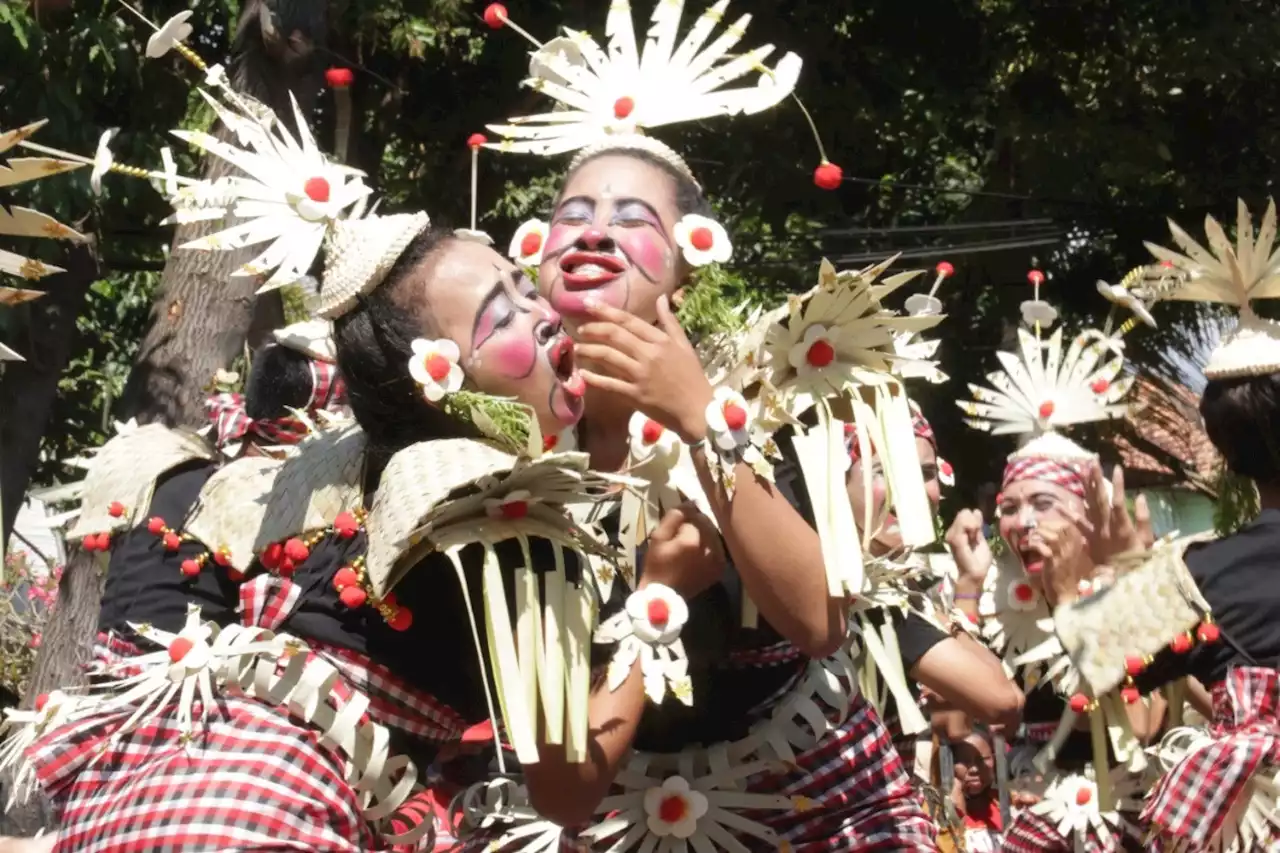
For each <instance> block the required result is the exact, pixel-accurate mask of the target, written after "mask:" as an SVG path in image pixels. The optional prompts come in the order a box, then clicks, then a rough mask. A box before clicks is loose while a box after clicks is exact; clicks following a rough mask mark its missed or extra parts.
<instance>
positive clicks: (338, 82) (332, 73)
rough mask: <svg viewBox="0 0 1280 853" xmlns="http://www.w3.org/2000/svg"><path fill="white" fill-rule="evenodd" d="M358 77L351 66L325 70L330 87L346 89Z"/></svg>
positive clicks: (325, 80) (325, 78)
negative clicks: (352, 71)
mask: <svg viewBox="0 0 1280 853" xmlns="http://www.w3.org/2000/svg"><path fill="white" fill-rule="evenodd" d="M355 79H356V75H354V74H352V73H351V69H350V68H330V69H329V70H328V71H326V72H324V82H325V83H327V84H328V85H329V88H330V89H345V88H347V87H348V86H350V85H351V84H352V83H353V82H354V81H355Z"/></svg>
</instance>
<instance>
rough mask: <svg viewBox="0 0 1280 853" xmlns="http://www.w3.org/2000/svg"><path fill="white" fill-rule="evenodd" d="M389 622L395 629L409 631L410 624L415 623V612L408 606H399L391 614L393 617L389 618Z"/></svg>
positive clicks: (392, 628)
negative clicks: (411, 611)
mask: <svg viewBox="0 0 1280 853" xmlns="http://www.w3.org/2000/svg"><path fill="white" fill-rule="evenodd" d="M387 624H388V625H390V626H391V630H393V631H408V630H409V626H410V625H412V624H413V614H412V613H410V612H409V608H407V607H397V608H396V609H395V612H394V613H392V614H391V618H390V619H388V620H387Z"/></svg>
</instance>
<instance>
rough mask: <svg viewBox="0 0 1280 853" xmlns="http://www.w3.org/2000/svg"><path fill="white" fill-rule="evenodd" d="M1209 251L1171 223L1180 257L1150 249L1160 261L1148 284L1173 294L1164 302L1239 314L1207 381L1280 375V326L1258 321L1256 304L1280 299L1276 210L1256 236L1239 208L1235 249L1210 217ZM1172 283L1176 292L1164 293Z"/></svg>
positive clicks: (1270, 209) (1206, 227)
mask: <svg viewBox="0 0 1280 853" xmlns="http://www.w3.org/2000/svg"><path fill="white" fill-rule="evenodd" d="M1204 231H1205V236H1206V237H1207V238H1208V242H1209V248H1207V249H1206V248H1205V247H1204V246H1202V245H1200V244H1199V243H1197V242H1196V241H1195V240H1194V239H1192V237H1191V236H1190V235H1189V234H1187V232H1185V231H1183V230H1182V229H1181V228H1179V227H1178V225H1177V224H1176V223H1175V222H1173V220H1170V221H1169V232H1170V233H1171V234H1172V235H1173V241H1174V243H1175V244H1177V247H1178V248H1179V249H1181V251H1180V252H1178V251H1174V250H1172V249H1166V248H1165V247H1163V246H1157V245H1155V244H1153V243H1147V244H1146V246H1147V248H1148V249H1149V250H1150V251H1151V254H1153V255H1155V257H1156V259H1157V260H1158V261H1160V263H1159V264H1157V265H1154V266H1152V267H1150V268H1149V269H1148V273H1147V274H1148V278H1149V279H1150V280H1153V281H1154V282H1155V283H1156V284H1157V286H1160V287H1162V288H1163V289H1165V290H1168V291H1169V292H1168V293H1166V294H1165V295H1164V297H1163V298H1165V299H1178V300H1187V301H1193V302H1216V303H1219V304H1224V305H1230V306H1232V307H1234V308H1236V309H1237V310H1238V311H1239V312H1240V321H1239V323H1238V325H1237V326H1236V328H1235V329H1233V330H1232V331H1231V332H1230V333H1229V334H1227V335H1225V336H1224V337H1223V339H1222V342H1221V343H1219V344H1218V347H1217V349H1215V350H1214V351H1213V353H1212V355H1210V357H1209V363H1208V364H1207V365H1205V368H1204V375H1205V376H1206V377H1207V378H1209V379H1230V378H1233V377H1241V376H1265V375H1266V374H1269V373H1276V372H1280V324H1277V323H1275V322H1273V321H1271V320H1267V319H1264V318H1262V317H1259V316H1258V315H1257V314H1255V313H1254V311H1253V307H1252V303H1253V301H1254V300H1257V299H1276V298H1280V248H1276V246H1275V238H1276V205H1275V201H1274V200H1272V201H1269V202H1268V204H1267V212H1266V213H1265V214H1264V215H1263V217H1262V223H1261V225H1260V227H1259V228H1258V230H1257V232H1256V233H1255V232H1254V228H1253V221H1252V219H1251V217H1250V215H1249V209H1248V208H1247V207H1246V206H1245V203H1244V202H1243V201H1238V202H1237V206H1236V242H1235V245H1234V246H1233V245H1232V243H1231V241H1230V240H1229V239H1228V238H1227V235H1226V233H1225V232H1224V231H1223V230H1222V226H1221V225H1219V224H1218V222H1217V220H1215V219H1214V218H1213V217H1212V216H1206V217H1205V222H1204ZM1170 277H1173V278H1174V285H1175V286H1174V287H1172V288H1171V289H1170V288H1168V287H1163V285H1164V284H1165V282H1167V281H1168V280H1169V278H1170Z"/></svg>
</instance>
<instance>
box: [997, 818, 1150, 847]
mask: <svg viewBox="0 0 1280 853" xmlns="http://www.w3.org/2000/svg"><path fill="white" fill-rule="evenodd" d="M1123 828H1124V830H1125V834H1124V835H1123V836H1119V835H1116V836H1115V837H1114V839H1113V840H1112V841H1111V842H1107V841H1104V840H1103V839H1102V838H1101V837H1100V836H1099V835H1098V834H1097V832H1096V831H1095V830H1094V829H1093V828H1092V827H1090V829H1089V830H1088V831H1087V832H1085V833H1084V834H1083V836H1084V837H1083V838H1082V843H1081V845H1080V846H1078V847H1077V846H1076V844H1075V842H1074V841H1073V840H1072V839H1071V838H1070V837H1063V836H1062V834H1061V833H1059V832H1058V826H1057V824H1056V823H1054V822H1053V821H1052V820H1050V819H1049V818H1047V817H1045V816H1043V815H1038V814H1034V813H1033V812H1032V811H1031V810H1030V809H1023V810H1022V811H1021V812H1020V813H1018V814H1017V815H1015V816H1014V818H1013V821H1012V822H1011V823H1010V824H1009V828H1008V829H1006V830H1005V833H1004V845H1003V846H1002V847H1001V848H1000V850H1001V851H1002V853H1115V851H1118V850H1142V849H1143V847H1142V838H1141V836H1140V834H1139V832H1138V830H1137V828H1136V827H1134V826H1133V825H1132V824H1131V823H1129V822H1127V821H1126V822H1125V824H1124V827H1123Z"/></svg>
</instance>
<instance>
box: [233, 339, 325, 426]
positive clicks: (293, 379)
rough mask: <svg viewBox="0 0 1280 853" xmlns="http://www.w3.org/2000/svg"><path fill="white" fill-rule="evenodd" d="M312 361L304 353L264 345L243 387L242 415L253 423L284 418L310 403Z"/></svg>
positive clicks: (255, 355) (277, 346)
mask: <svg viewBox="0 0 1280 853" xmlns="http://www.w3.org/2000/svg"><path fill="white" fill-rule="evenodd" d="M312 385H313V379H312V376H311V359H310V358H308V357H307V355H306V354H305V353H301V352H298V351H297V350H294V349H290V348H289V347H285V346H281V345H280V344H267V345H266V346H265V347H263V348H262V349H260V350H258V351H257V352H256V353H254V356H253V366H252V367H251V368H250V370H249V378H248V379H247V380H245V383H244V411H245V414H246V415H248V416H249V417H251V418H253V419H254V420H255V421H260V420H266V419H268V418H283V417H287V416H288V415H289V414H290V411H289V410H290V409H302V408H305V407H306V405H307V403H308V401H310V399H311V393H312Z"/></svg>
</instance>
